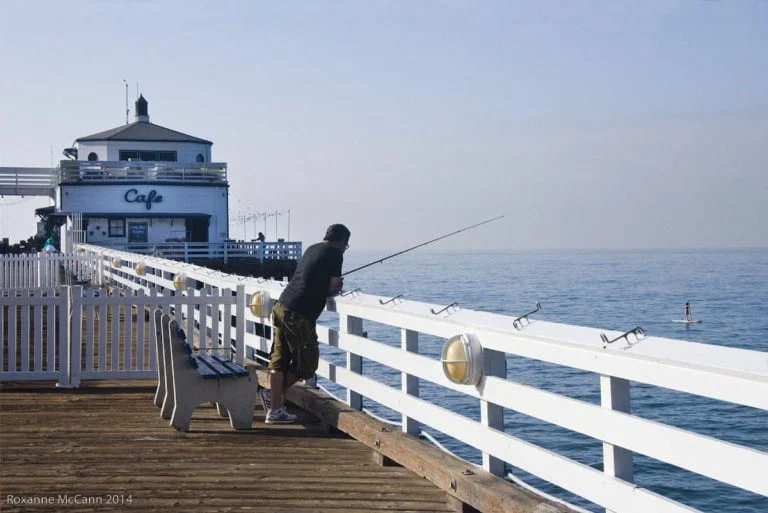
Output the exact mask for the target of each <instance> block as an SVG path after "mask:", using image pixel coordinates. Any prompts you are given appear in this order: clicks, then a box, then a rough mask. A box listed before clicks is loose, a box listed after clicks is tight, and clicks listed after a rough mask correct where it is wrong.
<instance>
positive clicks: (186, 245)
mask: <svg viewBox="0 0 768 513" xmlns="http://www.w3.org/2000/svg"><path fill="white" fill-rule="evenodd" d="M184 261H185V262H189V243H187V242H184Z"/></svg>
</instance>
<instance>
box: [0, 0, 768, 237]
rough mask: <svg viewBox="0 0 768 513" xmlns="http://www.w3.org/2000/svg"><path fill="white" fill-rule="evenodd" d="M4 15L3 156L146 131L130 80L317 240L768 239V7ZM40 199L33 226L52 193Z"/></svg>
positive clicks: (345, 5)
mask: <svg viewBox="0 0 768 513" xmlns="http://www.w3.org/2000/svg"><path fill="white" fill-rule="evenodd" d="M0 7H1V9H0V166H49V165H50V162H51V147H53V153H54V156H53V158H54V160H59V159H60V158H63V157H61V150H62V149H63V148H65V147H68V146H70V145H71V144H72V142H73V141H74V140H75V139H76V138H78V137H82V136H85V135H89V134H92V133H95V132H99V131H102V130H106V129H109V128H113V127H116V126H119V125H121V124H122V123H124V121H125V113H124V101H125V96H124V95H125V91H124V88H123V79H126V80H127V81H128V82H129V83H130V85H131V87H130V97H131V109H133V100H134V99H135V96H136V83H137V82H138V83H139V88H140V91H141V92H142V93H143V94H144V96H145V97H146V98H147V99H148V101H149V114H150V118H151V120H152V121H153V122H155V123H158V124H160V125H163V126H167V127H169V128H173V129H176V130H179V131H182V132H186V133H188V134H191V135H194V136H197V137H202V138H205V139H208V140H212V141H213V142H214V146H213V156H214V160H216V161H225V162H227V163H228V165H229V176H230V181H231V195H230V210H231V211H232V213H233V214H237V213H239V212H245V211H247V210H248V209H250V210H251V211H253V212H255V211H267V210H271V211H274V210H280V211H284V210H287V209H290V210H291V238H292V239H298V240H303V241H304V242H305V243H310V242H314V241H316V240H319V239H320V238H321V237H322V234H323V232H324V229H325V227H326V226H327V225H328V224H330V223H333V222H343V223H345V224H347V225H348V226H349V227H350V229H351V230H352V240H351V245H352V246H353V248H360V249H374V248H376V249H398V248H401V247H405V246H409V245H412V244H415V243H418V242H421V241H423V240H426V239H429V238H432V237H434V236H436V235H440V234H442V233H446V232H450V231H453V230H455V229H458V228H460V227H462V226H465V225H469V224H473V223H475V222H477V221H479V220H482V219H485V218H489V217H493V216H496V215H501V214H506V216H507V217H506V218H505V219H503V220H501V221H497V222H495V223H493V224H489V225H487V226H484V227H482V228H480V229H478V230H475V231H473V232H469V233H468V234H462V235H459V236H457V237H454V238H451V239H448V240H446V241H443V242H441V243H439V244H437V245H435V246H434V249H435V250H440V249H447V250H452V249H466V248H470V249H479V250H485V249H528V248H696V247H742V246H751V247H754V246H762V247H764V246H768V228H766V226H765V224H766V221H768V1H765V0H734V1H694V0H685V1H674V0H663V1H661V0H659V1H629V0H627V1H621V2H608V1H599V0H594V1H568V2H566V1H536V2H530V1H525V2H524V1H501V2H493V1H481V2H474V1H472V2H470V1H467V2H463V1H459V0H450V1H448V0H446V1H426V0H425V1H416V2H414V1H368V2H362V1H351V0H350V1H341V0H336V1H321V0H318V1H309V0H308V1H304V2H299V1H280V2H269V3H267V2H250V1H241V2H234V1H220V2H210V1H187V0H185V1H170V0H169V1H162V0H160V1H118V0H113V1H106V0H104V1H95V0H94V1H78V0H71V1H67V2H62V1H50V2H42V1H34V0H18V1H16V0H2V5H1V6H0ZM131 115H133V112H131ZM17 201H19V198H9V197H5V198H3V199H0V205H3V206H2V207H0V234H1V235H2V236H8V237H10V238H11V239H12V240H18V239H20V238H22V237H24V238H26V237H27V236H29V235H31V234H32V230H33V216H32V211H33V209H34V207H38V206H44V205H45V204H46V202H45V200H40V199H29V200H26V201H23V202H21V203H15V202H17ZM11 203H15V204H11ZM259 226H260V229H262V228H261V227H263V223H260V225H259ZM267 228H268V231H267V237H268V238H270V239H272V238H274V233H275V228H274V219H270V220H269V223H268V226H267ZM230 233H231V235H232V236H234V237H242V236H243V234H244V231H243V225H242V224H238V222H237V221H233V222H232V223H231V225H230ZM278 235H279V236H281V237H285V236H286V235H287V216H282V217H280V218H279V223H278ZM247 236H248V237H249V238H251V237H253V226H252V225H249V226H248V232H247Z"/></svg>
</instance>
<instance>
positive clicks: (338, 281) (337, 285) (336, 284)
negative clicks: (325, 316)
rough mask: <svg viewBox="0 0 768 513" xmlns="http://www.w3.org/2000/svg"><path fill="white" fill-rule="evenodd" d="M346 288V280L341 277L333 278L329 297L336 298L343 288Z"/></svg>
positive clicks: (329, 285)
mask: <svg viewBox="0 0 768 513" xmlns="http://www.w3.org/2000/svg"><path fill="white" fill-rule="evenodd" d="M343 286H344V278H342V277H341V276H331V280H330V282H329V283H328V295H329V296H335V295H336V294H338V293H339V292H341V288H342V287H343Z"/></svg>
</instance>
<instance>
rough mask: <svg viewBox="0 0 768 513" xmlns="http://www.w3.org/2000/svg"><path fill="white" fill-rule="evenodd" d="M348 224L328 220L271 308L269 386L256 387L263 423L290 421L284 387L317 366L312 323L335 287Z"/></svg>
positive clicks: (308, 375)
mask: <svg viewBox="0 0 768 513" xmlns="http://www.w3.org/2000/svg"><path fill="white" fill-rule="evenodd" d="M349 236H350V231H349V229H348V228H347V227H346V226H344V225H343V224H332V225H331V226H329V227H328V230H326V232H325V237H324V238H323V242H319V243H317V244H313V245H312V246H310V247H309V248H307V250H306V251H305V252H304V255H303V256H302V257H301V260H300V261H299V265H298V266H297V267H296V272H295V273H294V275H293V278H291V281H290V283H288V286H287V287H286V288H285V290H284V291H283V293H282V294H281V295H280V299H279V300H278V301H277V303H275V307H274V309H273V310H272V326H273V330H274V332H273V336H272V350H271V352H270V354H269V367H268V368H269V389H261V390H260V391H259V398H260V399H261V404H262V406H264V411H265V412H266V416H265V418H264V422H266V423H267V424H291V423H293V422H296V415H292V414H290V413H288V412H287V411H286V410H285V408H284V403H285V391H286V390H288V388H290V387H291V386H293V384H295V383H296V382H297V381H298V380H300V379H309V378H311V377H312V376H314V374H315V371H316V370H317V365H318V360H319V358H320V351H319V348H318V344H317V331H316V329H315V325H316V322H317V318H318V317H320V314H321V313H322V311H323V309H324V308H325V302H326V298H327V297H328V296H335V295H336V294H338V293H339V292H340V291H341V287H342V285H343V283H344V278H342V277H341V265H342V263H343V261H344V251H345V250H346V249H347V248H348V247H349Z"/></svg>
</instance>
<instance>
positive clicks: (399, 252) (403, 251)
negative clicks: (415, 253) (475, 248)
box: [342, 216, 505, 276]
mask: <svg viewBox="0 0 768 513" xmlns="http://www.w3.org/2000/svg"><path fill="white" fill-rule="evenodd" d="M502 217H505V216H498V217H494V218H493V219H486V220H485V221H482V222H480V223H477V224H473V225H472V226H467V227H466V228H462V229H461V230H456V231H455V232H451V233H448V234H445V235H441V236H440V237H437V238H436V239H432V240H428V241H427V242H422V243H421V244H418V245H416V246H413V247H412V248H408V249H404V250H402V251H398V252H397V253H394V254H392V255H389V256H385V257H384V258H380V259H378V260H374V261H373V262H370V263H368V264H365V265H362V266H360V267H357V268H355V269H352V270H351V271H347V272H345V273H343V274H342V276H346V275H348V274H352V273H354V272H357V271H359V270H361V269H365V268H366V267H370V266H372V265H373V264H381V263H383V262H384V260H389V259H390V258H394V257H396V256H398V255H402V254H403V253H408V252H409V251H412V250H414V249H417V248H420V247H422V246H426V245H427V244H432V243H433V242H437V241H439V240H441V239H445V238H446V237H450V236H451V235H456V234H457V233H461V232H465V231H467V230H471V229H472V228H477V227H478V226H481V225H484V224H486V223H490V222H492V221H496V220H498V219H501V218H502Z"/></svg>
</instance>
